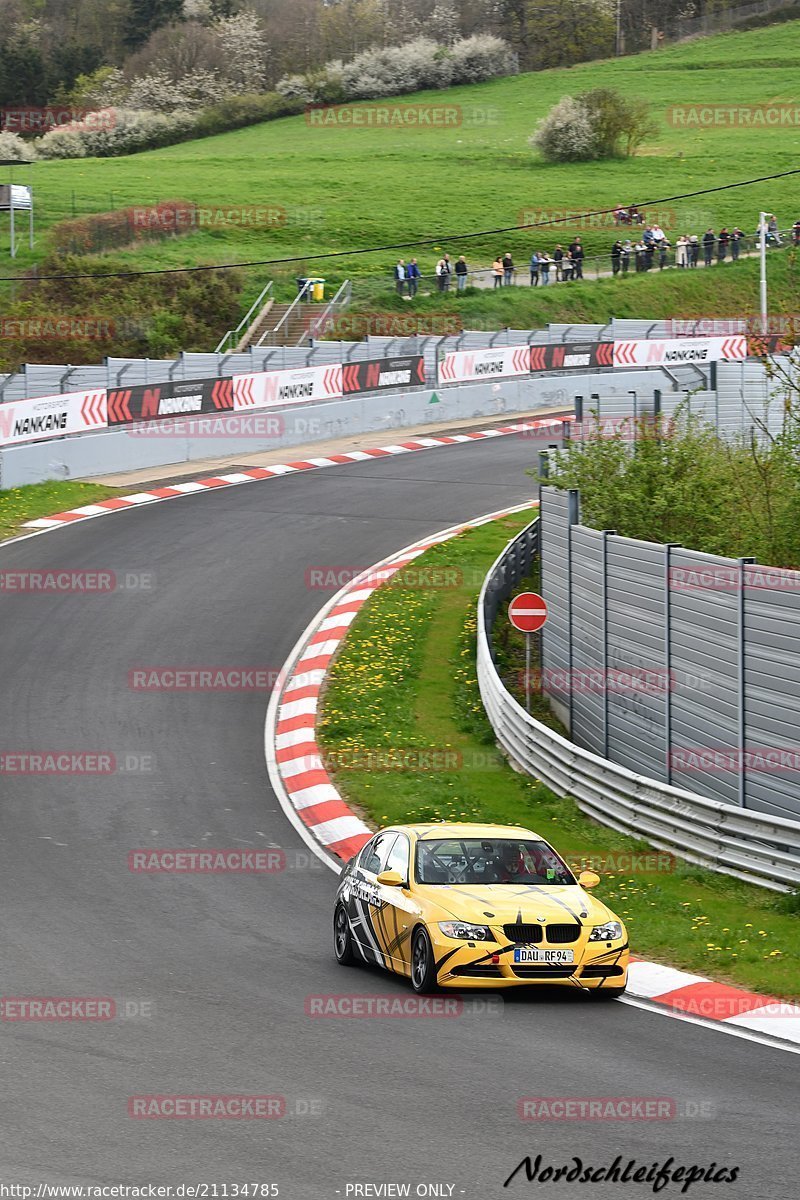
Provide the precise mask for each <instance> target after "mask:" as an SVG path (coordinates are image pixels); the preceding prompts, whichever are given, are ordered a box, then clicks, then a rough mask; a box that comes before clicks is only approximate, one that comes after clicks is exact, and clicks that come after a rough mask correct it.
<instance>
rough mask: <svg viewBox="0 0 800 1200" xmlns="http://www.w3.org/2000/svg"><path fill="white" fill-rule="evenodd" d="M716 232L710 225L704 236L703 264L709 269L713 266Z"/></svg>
mask: <svg viewBox="0 0 800 1200" xmlns="http://www.w3.org/2000/svg"><path fill="white" fill-rule="evenodd" d="M716 240H717V239H716V237H715V236H714V230H713V229H712V228H711V226H710V225H709V227H708V229H707V230H706V231H705V233H704V234H703V262H704V263H705V265H706V266H707V267H710V266H711V259H712V257H713V254H714V242H715V241H716Z"/></svg>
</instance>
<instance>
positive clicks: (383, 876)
mask: <svg viewBox="0 0 800 1200" xmlns="http://www.w3.org/2000/svg"><path fill="white" fill-rule="evenodd" d="M405 882H406V881H405V879H403V876H402V875H401V874H400V872H399V871H381V873H380V875H379V876H378V883H382V884H383V885H384V887H403V886H404V885H405Z"/></svg>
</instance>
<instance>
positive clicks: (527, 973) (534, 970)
mask: <svg viewBox="0 0 800 1200" xmlns="http://www.w3.org/2000/svg"><path fill="white" fill-rule="evenodd" d="M512 970H513V971H514V974H515V975H516V976H517V978H518V979H569V977H570V975H573V974H574V973H575V967H574V966H573V967H559V966H553V965H552V964H551V963H540V964H538V965H536V964H535V965H533V966H522V965H516V966H514V967H513V968H512Z"/></svg>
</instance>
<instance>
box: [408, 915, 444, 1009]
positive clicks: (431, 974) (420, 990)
mask: <svg viewBox="0 0 800 1200" xmlns="http://www.w3.org/2000/svg"><path fill="white" fill-rule="evenodd" d="M411 986H412V987H413V989H414V991H415V992H416V993H417V995H418V996H424V995H430V993H431V992H436V991H438V986H437V983H436V959H435V958H434V954H433V946H432V945H431V939H430V938H429V937H428V931H427V930H426V929H424V928H423V927H422V926H421V925H420V926H419V927H418V928H417V929H416V930H415V931H414V936H413V938H412V939H411Z"/></svg>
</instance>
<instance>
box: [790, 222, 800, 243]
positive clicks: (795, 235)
mask: <svg viewBox="0 0 800 1200" xmlns="http://www.w3.org/2000/svg"><path fill="white" fill-rule="evenodd" d="M792 245H793V246H800V221H795V223H794V225H793V226H792Z"/></svg>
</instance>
